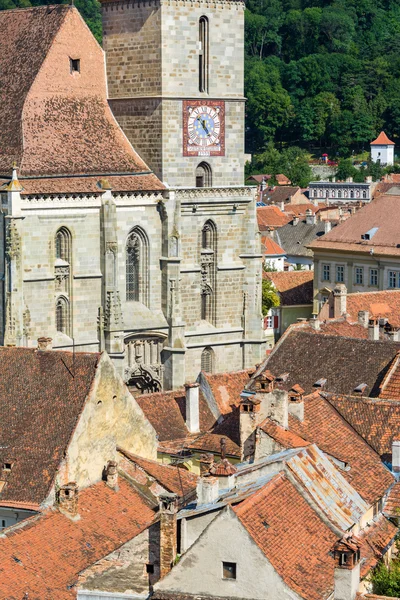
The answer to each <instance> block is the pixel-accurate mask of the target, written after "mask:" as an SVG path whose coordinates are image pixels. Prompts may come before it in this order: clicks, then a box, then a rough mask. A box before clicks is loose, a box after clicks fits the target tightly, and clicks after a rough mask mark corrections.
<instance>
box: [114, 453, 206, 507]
mask: <svg viewBox="0 0 400 600" xmlns="http://www.w3.org/2000/svg"><path fill="white" fill-rule="evenodd" d="M118 450H119V452H120V453H121V454H123V455H124V456H125V457H126V458H127V459H128V460H129V461H130V462H132V463H134V465H137V466H138V467H139V468H140V469H143V471H145V472H146V473H147V474H148V475H150V476H151V477H153V478H154V479H156V480H157V481H158V482H159V483H160V484H161V485H162V486H163V487H164V488H165V489H167V490H168V491H169V492H172V493H174V494H177V495H178V496H179V497H184V496H188V495H189V494H191V493H192V492H194V491H195V489H196V485H197V480H198V477H197V475H195V474H194V473H189V471H186V470H185V469H180V468H179V467H176V466H170V465H163V464H160V463H159V462H157V461H155V460H149V459H146V458H142V457H141V456H137V455H136V454H131V453H130V452H127V451H126V450H123V449H122V448H119V449H118Z"/></svg>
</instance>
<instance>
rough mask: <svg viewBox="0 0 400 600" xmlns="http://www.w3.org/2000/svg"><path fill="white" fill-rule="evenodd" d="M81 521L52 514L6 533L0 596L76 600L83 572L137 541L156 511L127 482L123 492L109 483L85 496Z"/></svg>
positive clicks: (0, 544) (0, 542)
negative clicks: (78, 583) (134, 540)
mask: <svg viewBox="0 0 400 600" xmlns="http://www.w3.org/2000/svg"><path fill="white" fill-rule="evenodd" d="M78 512H79V515H80V519H79V520H77V521H72V520H71V519H69V518H68V517H66V516H64V515H63V514H61V513H60V512H58V510H55V509H47V510H46V511H44V512H43V513H41V514H40V515H39V516H36V517H32V518H30V519H27V520H25V521H24V522H22V523H19V524H18V525H16V526H15V527H10V528H8V529H7V530H4V531H3V535H2V536H1V538H0V597H1V598H7V600H21V598H25V597H26V598H28V597H29V598H32V599H36V598H37V599H39V598H40V600H54V599H55V598H57V600H64V599H65V600H67V599H69V598H76V587H75V586H76V583H77V581H78V577H79V575H80V573H81V572H82V571H83V570H84V569H87V568H88V567H89V566H91V565H93V564H94V563H95V562H96V561H98V560H100V559H101V558H103V557H105V556H107V555H108V554H110V553H111V552H113V551H114V550H117V549H118V548H119V547H120V546H121V545H122V544H124V543H126V542H128V541H129V540H130V539H132V538H134V537H135V536H137V535H138V534H139V533H140V532H142V531H143V530H144V529H146V528H147V527H149V525H150V524H151V523H152V522H153V520H154V512H153V510H152V509H151V508H150V507H149V506H148V505H147V504H146V502H145V501H144V499H143V498H142V497H141V496H140V495H139V493H138V492H137V490H135V489H134V488H133V487H132V486H131V485H130V484H129V483H128V482H127V481H126V480H125V479H123V478H121V477H120V478H119V489H118V491H114V490H112V489H110V488H109V487H108V486H107V485H106V484H105V483H104V482H103V481H102V482H100V483H98V484H96V485H94V486H92V487H89V488H86V489H85V490H83V491H81V492H80V493H79V499H78Z"/></svg>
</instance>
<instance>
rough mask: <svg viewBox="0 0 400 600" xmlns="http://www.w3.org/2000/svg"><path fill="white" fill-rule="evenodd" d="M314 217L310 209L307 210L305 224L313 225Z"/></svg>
mask: <svg viewBox="0 0 400 600" xmlns="http://www.w3.org/2000/svg"><path fill="white" fill-rule="evenodd" d="M315 222H316V217H315V214H314V213H313V211H312V210H311V208H307V210H306V224H307V225H315Z"/></svg>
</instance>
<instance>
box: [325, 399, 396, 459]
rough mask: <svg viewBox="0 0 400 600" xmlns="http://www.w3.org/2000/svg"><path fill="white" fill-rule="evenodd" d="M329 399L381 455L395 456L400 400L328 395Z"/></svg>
mask: <svg viewBox="0 0 400 600" xmlns="http://www.w3.org/2000/svg"><path fill="white" fill-rule="evenodd" d="M326 398H327V400H328V401H329V402H330V404H331V405H332V406H334V407H335V408H336V410H337V411H338V412H339V413H340V414H341V415H342V416H343V418H344V419H346V421H347V422H348V423H350V425H351V426H352V427H353V428H354V429H355V430H356V431H357V432H358V433H359V434H360V435H361V436H362V437H363V438H364V439H365V440H366V442H367V443H368V444H369V445H370V446H371V448H373V449H374V450H375V451H376V452H377V453H378V454H379V455H380V456H382V457H384V458H388V457H390V456H391V455H392V441H393V440H394V439H400V402H396V401H393V400H387V401H385V400H381V399H374V398H358V397H354V396H344V395H343V396H341V395H336V394H327V395H326Z"/></svg>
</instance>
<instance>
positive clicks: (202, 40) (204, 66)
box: [199, 17, 209, 93]
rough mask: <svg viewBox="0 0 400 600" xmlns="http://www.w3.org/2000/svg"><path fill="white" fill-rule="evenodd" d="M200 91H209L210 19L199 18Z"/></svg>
mask: <svg viewBox="0 0 400 600" xmlns="http://www.w3.org/2000/svg"><path fill="white" fill-rule="evenodd" d="M199 46H200V48H199V91H200V92H206V93H208V61H209V49H208V19H207V17H200V19H199Z"/></svg>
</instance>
